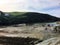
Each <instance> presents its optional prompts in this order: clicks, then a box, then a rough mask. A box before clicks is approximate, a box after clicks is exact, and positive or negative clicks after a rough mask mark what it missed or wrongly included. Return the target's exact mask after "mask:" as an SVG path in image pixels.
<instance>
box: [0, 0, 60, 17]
mask: <svg viewBox="0 0 60 45" xmlns="http://www.w3.org/2000/svg"><path fill="white" fill-rule="evenodd" d="M0 10H2V11H33V12H40V13H48V14H51V15H53V16H57V17H60V13H59V12H60V0H0Z"/></svg>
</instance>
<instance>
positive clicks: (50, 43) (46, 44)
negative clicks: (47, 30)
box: [36, 37, 60, 45]
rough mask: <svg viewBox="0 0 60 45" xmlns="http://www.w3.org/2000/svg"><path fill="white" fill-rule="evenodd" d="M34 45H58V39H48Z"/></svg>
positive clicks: (59, 39)
mask: <svg viewBox="0 0 60 45" xmlns="http://www.w3.org/2000/svg"><path fill="white" fill-rule="evenodd" d="M36 45H60V37H54V38H50V39H47V40H45V41H43V42H41V43H38V44H36Z"/></svg>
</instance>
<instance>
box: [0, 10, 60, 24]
mask: <svg viewBox="0 0 60 45" xmlns="http://www.w3.org/2000/svg"><path fill="white" fill-rule="evenodd" d="M0 13H1V14H0V25H11V24H20V23H26V24H33V23H41V22H54V21H58V20H60V19H59V18H57V17H53V16H50V15H48V14H42V13H35V12H5V13H8V14H9V16H5V13H3V12H1V11H0Z"/></svg>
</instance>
